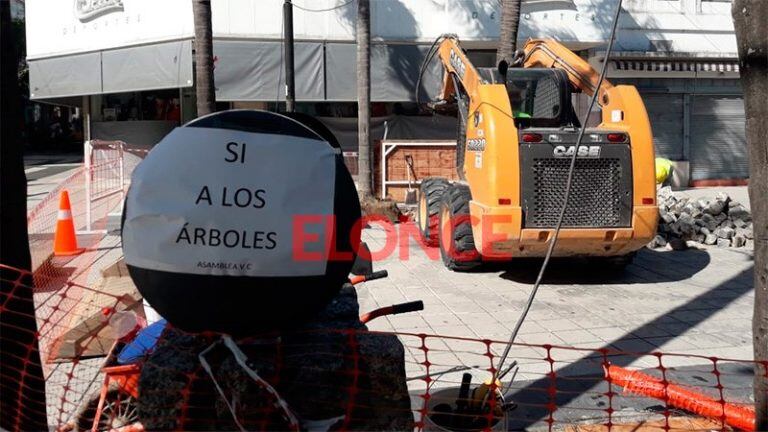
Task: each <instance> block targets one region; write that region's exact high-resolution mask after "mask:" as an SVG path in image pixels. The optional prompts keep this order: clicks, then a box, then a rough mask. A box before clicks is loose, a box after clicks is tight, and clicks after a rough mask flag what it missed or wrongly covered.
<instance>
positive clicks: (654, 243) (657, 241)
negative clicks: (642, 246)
mask: <svg viewBox="0 0 768 432" xmlns="http://www.w3.org/2000/svg"><path fill="white" fill-rule="evenodd" d="M666 245H667V239H665V238H664V236H662V235H658V234H657V235H656V237H654V238H653V240H651V241H650V243H648V247H649V248H650V249H656V248H660V247H664V246H666Z"/></svg>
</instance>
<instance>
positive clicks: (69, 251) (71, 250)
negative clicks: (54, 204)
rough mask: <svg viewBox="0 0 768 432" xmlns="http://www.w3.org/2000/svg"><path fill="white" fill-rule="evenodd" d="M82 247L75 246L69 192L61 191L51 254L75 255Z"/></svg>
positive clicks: (80, 251)
mask: <svg viewBox="0 0 768 432" xmlns="http://www.w3.org/2000/svg"><path fill="white" fill-rule="evenodd" d="M82 252H83V249H82V248H78V247H77V236H75V223H74V222H73V220H72V206H71V205H70V204H69V193H68V192H67V191H66V190H63V191H61V196H60V198H59V215H58V218H57V221H56V235H55V236H54V239H53V254H54V255H57V256H66V255H77V254H79V253H82Z"/></svg>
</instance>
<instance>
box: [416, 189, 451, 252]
mask: <svg viewBox="0 0 768 432" xmlns="http://www.w3.org/2000/svg"><path fill="white" fill-rule="evenodd" d="M450 185H451V184H450V183H449V182H448V180H446V179H444V178H442V177H427V178H425V179H424V180H422V181H421V186H420V187H419V211H418V212H417V221H418V223H419V232H420V233H421V238H422V240H424V243H426V244H427V245H429V246H437V227H438V219H439V216H438V213H439V212H440V200H441V199H442V197H443V193H444V192H445V190H446V189H448V187H449V186H450Z"/></svg>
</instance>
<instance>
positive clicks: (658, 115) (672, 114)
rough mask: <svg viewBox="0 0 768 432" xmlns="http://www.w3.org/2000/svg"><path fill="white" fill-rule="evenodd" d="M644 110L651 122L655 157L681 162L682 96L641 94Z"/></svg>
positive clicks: (682, 157)
mask: <svg viewBox="0 0 768 432" xmlns="http://www.w3.org/2000/svg"><path fill="white" fill-rule="evenodd" d="M642 96H643V102H644V103H645V109H646V110H647V111H648V118H649V120H650V121H651V130H652V131H653V146H654V148H655V149H656V156H657V157H663V158H667V159H671V160H682V159H684V155H683V95H682V94H648V93H646V94H643V95H642Z"/></svg>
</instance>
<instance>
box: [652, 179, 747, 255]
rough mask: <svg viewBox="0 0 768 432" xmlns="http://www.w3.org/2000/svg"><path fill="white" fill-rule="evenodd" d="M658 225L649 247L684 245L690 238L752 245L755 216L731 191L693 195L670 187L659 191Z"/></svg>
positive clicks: (726, 243) (734, 244)
mask: <svg viewBox="0 0 768 432" xmlns="http://www.w3.org/2000/svg"><path fill="white" fill-rule="evenodd" d="M658 203H659V228H658V234H657V235H656V238H654V239H653V240H652V241H651V243H650V244H648V247H650V248H658V247H665V246H666V245H667V244H669V245H670V246H671V247H672V248H673V249H685V248H686V247H687V243H686V242H689V241H694V242H696V243H701V244H706V245H716V246H717V247H724V248H725V247H735V248H740V247H748V248H751V247H752V241H753V238H752V216H751V215H750V214H749V211H748V210H747V209H746V208H745V207H744V206H743V205H741V204H740V203H738V202H736V201H734V200H732V199H731V198H730V197H729V196H728V194H726V193H724V192H719V193H717V194H716V195H715V197H714V198H696V199H694V198H690V197H687V196H685V195H682V194H675V193H673V192H672V189H671V188H669V187H663V188H661V189H659V191H658Z"/></svg>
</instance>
